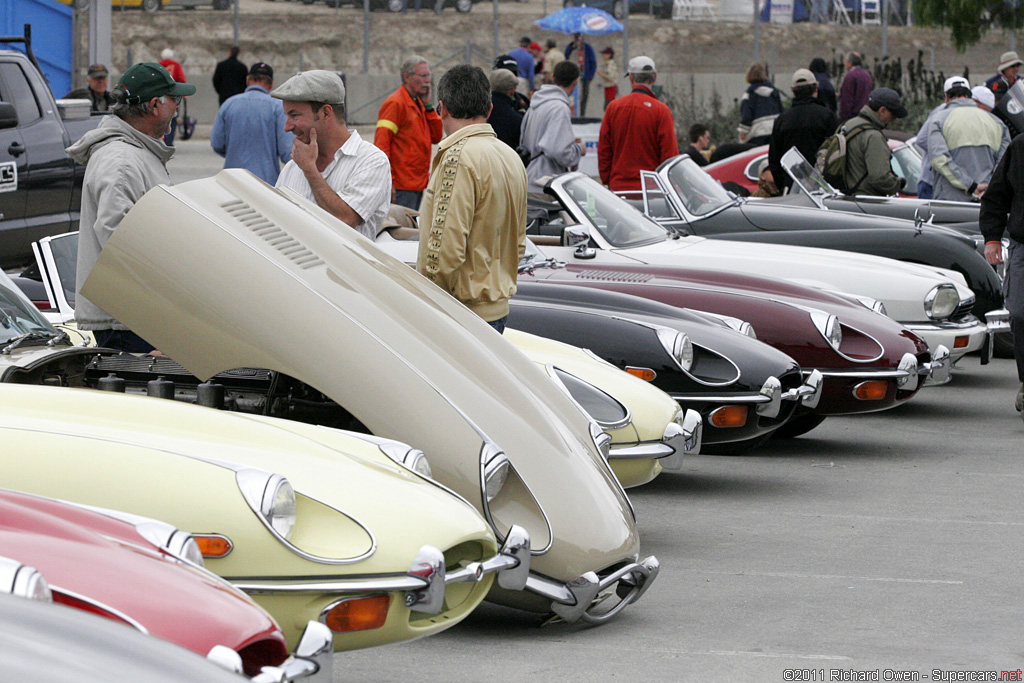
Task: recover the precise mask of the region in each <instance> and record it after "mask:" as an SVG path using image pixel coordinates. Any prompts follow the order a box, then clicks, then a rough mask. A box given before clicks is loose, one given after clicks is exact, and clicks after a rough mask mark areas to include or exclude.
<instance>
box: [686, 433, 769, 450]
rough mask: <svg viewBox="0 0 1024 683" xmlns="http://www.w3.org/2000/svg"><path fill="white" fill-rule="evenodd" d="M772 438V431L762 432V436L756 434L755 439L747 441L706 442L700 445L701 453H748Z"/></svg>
mask: <svg viewBox="0 0 1024 683" xmlns="http://www.w3.org/2000/svg"><path fill="white" fill-rule="evenodd" d="M770 438H772V433H771V432H768V433H767V434H762V435H761V436H755V437H754V438H753V439H747V440H746V441H730V442H729V443H711V444H704V445H702V446H701V447H700V454H701V455H746V454H747V453H749V452H750V451H752V450H754V449H755V448H757V447H758V446H760V445H761V444H763V443H764V442H765V441H767V440H768V439H770Z"/></svg>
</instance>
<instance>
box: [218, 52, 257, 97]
mask: <svg viewBox="0 0 1024 683" xmlns="http://www.w3.org/2000/svg"><path fill="white" fill-rule="evenodd" d="M238 52H239V49H238V46H237V45H233V46H232V47H231V51H230V52H229V53H228V58H227V59H225V60H223V61H220V62H217V67H216V68H215V69H214V70H213V89H214V90H216V91H217V104H224V103H225V102H227V99H228V98H229V97H234V96H235V95H240V94H242V93H243V92H245V89H246V88H247V87H249V84H248V83H246V78H247V77H248V74H249V69H247V68H246V66H245V64H242V60H240V59H239V58H238Z"/></svg>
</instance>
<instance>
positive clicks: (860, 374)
mask: <svg viewBox="0 0 1024 683" xmlns="http://www.w3.org/2000/svg"><path fill="white" fill-rule="evenodd" d="M801 372H802V373H803V374H804V375H810V374H811V372H821V375H822V376H823V377H840V378H844V379H861V378H864V379H901V378H903V377H909V376H910V373H909V372H907V371H906V370H849V371H844V370H820V371H819V370H812V371H807V370H802V371H801Z"/></svg>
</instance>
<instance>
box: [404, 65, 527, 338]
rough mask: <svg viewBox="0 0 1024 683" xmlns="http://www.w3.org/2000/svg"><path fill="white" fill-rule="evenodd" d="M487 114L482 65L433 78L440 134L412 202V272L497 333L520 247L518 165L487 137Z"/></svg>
mask: <svg viewBox="0 0 1024 683" xmlns="http://www.w3.org/2000/svg"><path fill="white" fill-rule="evenodd" d="M490 111H491V86H490V81H489V80H488V78H487V75H486V74H484V72H483V70H481V69H480V68H478V67H475V66H470V65H468V64H460V65H458V66H455V67H453V68H451V69H449V70H448V71H447V72H446V73H445V75H444V76H443V77H442V78H441V81H440V82H439V83H438V85H437V113H438V114H439V115H440V117H441V124H442V126H443V128H444V132H445V134H446V135H447V137H446V138H445V139H443V140H442V141H441V143H440V144H439V145H438V148H437V152H436V153H435V154H434V159H433V162H432V164H431V171H430V180H429V182H428V183H427V189H426V192H425V193H424V196H423V203H422V204H421V205H420V215H421V219H420V220H421V223H420V231H421V234H420V250H419V256H418V258H417V261H416V270H417V271H419V272H420V274H422V275H424V276H425V277H427V278H428V279H429V280H431V281H432V282H434V283H435V284H436V285H437V286H438V287H440V288H441V289H443V290H445V291H446V292H448V293H449V294H451V295H452V296H454V297H455V298H456V299H458V300H459V301H461V302H462V303H463V304H465V305H466V306H467V307H469V309H470V310H472V311H473V312H474V313H476V314H477V315H479V316H480V317H481V318H483V319H484V320H485V321H487V323H488V324H490V325H491V327H493V328H494V329H496V330H497V331H498V332H503V331H504V329H505V321H506V319H507V318H508V300H509V298H510V297H511V296H512V295H513V294H515V293H516V274H517V272H518V267H519V259H520V257H521V256H522V255H523V252H524V250H525V248H526V170H525V169H524V168H523V162H522V160H520V158H519V155H517V154H516V153H515V151H514V150H513V149H512V148H511V147H509V146H508V145H506V144H505V143H503V142H501V141H500V140H498V138H497V137H496V136H495V135H494V131H493V130H492V129H491V127H490V125H488V123H487V116H488V115H489V114H490Z"/></svg>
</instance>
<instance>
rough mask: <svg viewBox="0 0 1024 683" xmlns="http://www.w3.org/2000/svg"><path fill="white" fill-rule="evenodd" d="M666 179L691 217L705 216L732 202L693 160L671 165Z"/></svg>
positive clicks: (722, 189) (719, 185)
mask: <svg viewBox="0 0 1024 683" xmlns="http://www.w3.org/2000/svg"><path fill="white" fill-rule="evenodd" d="M668 179H669V182H671V183H672V189H673V190H674V191H675V193H676V195H677V196H678V197H679V199H680V201H682V203H683V207H684V208H685V209H686V211H687V212H688V213H689V214H690V215H691V216H706V215H707V214H709V213H711V212H713V211H716V210H718V209H719V208H720V207H723V206H725V205H727V204H730V203H731V202H732V197H730V196H729V193H728V192H726V191H725V188H724V187H722V185H721V184H720V183H719V182H718V181H717V180H715V179H714V178H712V177H711V176H709V175H708V174H707V173H705V172H704V170H703V169H702V168H701V167H700V166H698V165H697V164H696V162H694V161H693V159H683V160H682V161H680V162H678V163H675V164H673V165H672V166H671V167H670V168H669V170H668Z"/></svg>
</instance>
